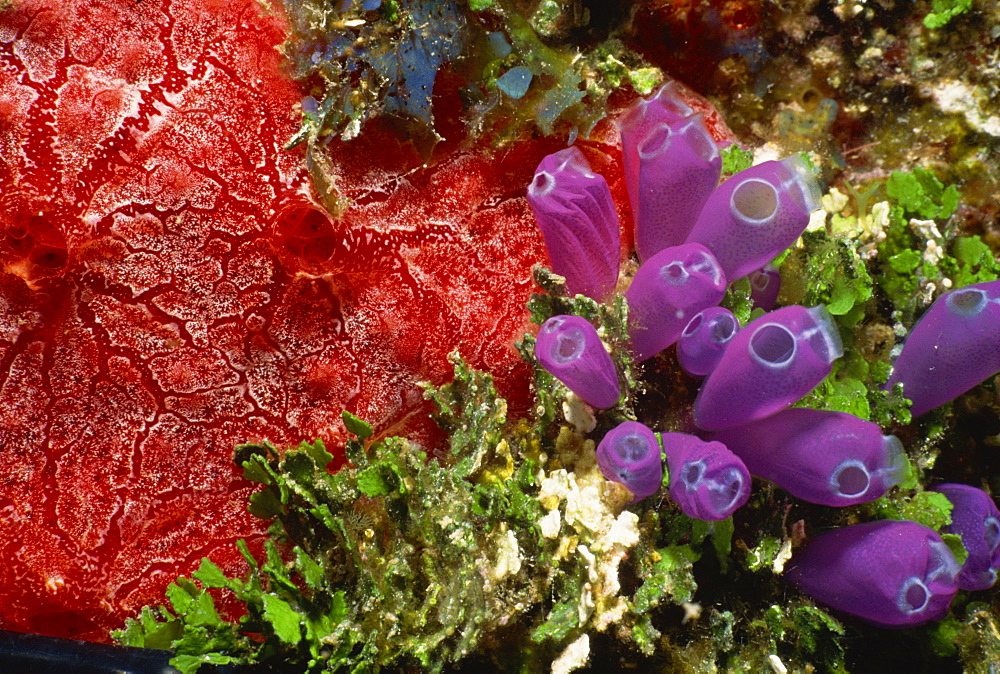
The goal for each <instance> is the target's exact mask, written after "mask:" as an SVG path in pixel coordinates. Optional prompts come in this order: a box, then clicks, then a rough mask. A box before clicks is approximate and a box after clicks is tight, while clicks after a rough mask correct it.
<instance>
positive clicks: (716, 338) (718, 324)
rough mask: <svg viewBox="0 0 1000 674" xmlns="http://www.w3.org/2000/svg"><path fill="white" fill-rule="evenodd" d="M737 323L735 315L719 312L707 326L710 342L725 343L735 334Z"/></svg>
mask: <svg viewBox="0 0 1000 674" xmlns="http://www.w3.org/2000/svg"><path fill="white" fill-rule="evenodd" d="M737 327H738V324H737V323H736V317H735V316H732V315H731V314H719V315H718V316H716V317H715V318H714V319H713V320H712V323H711V325H710V326H709V330H710V333H709V334H710V335H711V338H712V342H713V343H715V344H725V343H726V342H728V341H729V340H730V339H732V338H733V335H735V334H736V329H737Z"/></svg>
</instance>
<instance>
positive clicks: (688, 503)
mask: <svg viewBox="0 0 1000 674" xmlns="http://www.w3.org/2000/svg"><path fill="white" fill-rule="evenodd" d="M660 438H661V439H662V440H663V452H664V454H666V455H667V467H668V468H669V469H670V498H672V499H673V500H674V501H675V502H676V503H677V505H678V506H679V507H680V509H681V511H682V512H683V513H684V514H685V515H687V516H688V517H696V518H698V519H700V520H708V521H717V520H724V519H726V518H727V517H729V516H730V515H732V514H733V513H734V512H735V511H736V509H737V508H739V507H740V506H742V505H743V504H744V503H746V502H747V499H748V498H750V473H749V472H747V469H746V466H744V465H743V462H742V461H741V460H740V457H738V456H736V455H735V454H733V453H732V452H730V451H729V450H728V449H727V448H726V446H725V445H724V444H722V443H721V442H705V441H704V440H702V439H700V438H698V437H697V436H694V435H688V434H687V433H662V434H661V435H660Z"/></svg>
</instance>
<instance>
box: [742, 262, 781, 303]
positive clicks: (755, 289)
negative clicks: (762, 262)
mask: <svg viewBox="0 0 1000 674" xmlns="http://www.w3.org/2000/svg"><path fill="white" fill-rule="evenodd" d="M749 278H750V299H751V300H753V306H754V308H755V309H758V308H759V309H763V310H764V311H770V310H771V309H773V308H774V303H775V302H777V301H778V293H779V292H781V274H779V273H778V270H776V269H772V268H771V265H768V266H767V267H764V268H763V269H758V270H757V271H755V272H750V277H749Z"/></svg>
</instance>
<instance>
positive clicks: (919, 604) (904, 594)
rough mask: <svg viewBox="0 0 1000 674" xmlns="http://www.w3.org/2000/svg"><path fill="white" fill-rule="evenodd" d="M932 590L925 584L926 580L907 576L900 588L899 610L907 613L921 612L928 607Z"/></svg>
mask: <svg viewBox="0 0 1000 674" xmlns="http://www.w3.org/2000/svg"><path fill="white" fill-rule="evenodd" d="M930 598H931V592H930V590H928V589H927V586H926V585H924V582H923V581H922V580H920V579H919V578H917V577H916V576H914V577H912V578H907V579H906V582H904V583H903V587H902V588H900V592H899V600H898V604H897V605H898V606H899V610H900V611H902V612H903V613H906V614H911V613H919V612H920V611H923V610H924V609H925V608H927V602H928V601H930Z"/></svg>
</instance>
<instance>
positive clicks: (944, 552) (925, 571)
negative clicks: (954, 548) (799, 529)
mask: <svg viewBox="0 0 1000 674" xmlns="http://www.w3.org/2000/svg"><path fill="white" fill-rule="evenodd" d="M957 576H958V562H956V561H955V558H954V557H953V556H952V554H951V551H950V550H949V549H948V546H947V545H946V544H945V543H944V541H942V540H941V537H940V536H938V534H937V532H935V531H934V530H933V529H930V528H928V527H925V526H923V525H921V524H916V523H915V522H905V521H903V522H899V521H892V520H883V521H881V522H869V523H867V524H855V525H853V526H849V527H844V528H842V529H836V530H834V531H831V532H829V533H825V534H822V535H821V536H817V537H816V539H815V540H813V541H812V542H811V543H809V544H808V545H806V547H805V548H804V549H803V550H800V551H796V552H795V554H794V555H793V556H792V559H791V561H790V562H789V563H788V566H787V567H786V570H785V578H786V579H787V580H788V581H789V582H791V583H792V584H793V585H795V586H796V587H797V588H799V590H801V591H802V592H804V593H806V594H807V595H809V596H810V597H812V598H813V599H816V600H817V601H820V602H822V603H824V604H826V605H827V606H829V607H831V608H833V609H835V610H837V611H843V612H844V613H849V614H851V615H854V616H857V617H859V618H862V619H864V620H866V621H868V622H871V623H874V624H876V625H880V626H882V627H910V626H912V625H920V624H923V623H926V622H928V621H931V620H938V619H940V618H943V617H944V616H945V614H947V613H948V606H949V605H950V604H951V600H952V598H953V597H954V596H955V593H956V592H957V591H958V581H957Z"/></svg>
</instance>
